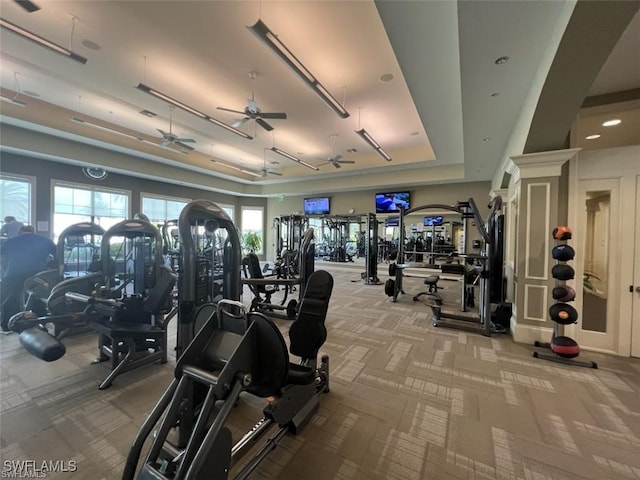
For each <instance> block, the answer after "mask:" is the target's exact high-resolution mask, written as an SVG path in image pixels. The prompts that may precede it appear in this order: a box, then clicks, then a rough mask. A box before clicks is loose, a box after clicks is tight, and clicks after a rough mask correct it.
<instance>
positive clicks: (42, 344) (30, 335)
mask: <svg viewBox="0 0 640 480" xmlns="http://www.w3.org/2000/svg"><path fill="white" fill-rule="evenodd" d="M19 339H20V344H21V345H22V346H23V347H24V349H25V350H26V351H27V352H29V353H30V354H31V355H33V356H35V357H38V358H39V359H40V360H44V361H45V362H55V361H56V360H58V359H60V358H62V357H63V356H64V354H65V353H66V351H67V349H66V347H65V346H64V344H63V343H62V342H60V340H58V339H57V338H55V337H53V336H52V335H50V334H49V332H48V331H46V330H43V329H42V328H40V327H33V328H29V329H27V330H24V331H23V332H22V333H20V336H19Z"/></svg>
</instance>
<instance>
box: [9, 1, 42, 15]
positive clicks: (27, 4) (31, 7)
mask: <svg viewBox="0 0 640 480" xmlns="http://www.w3.org/2000/svg"><path fill="white" fill-rule="evenodd" d="M14 1H15V2H16V3H17V4H18V5H20V6H21V7H22V8H24V9H25V10H26V11H27V12H29V13H33V12H37V11H38V10H40V7H39V6H38V5H36V4H35V3H33V2H31V1H29V0H14Z"/></svg>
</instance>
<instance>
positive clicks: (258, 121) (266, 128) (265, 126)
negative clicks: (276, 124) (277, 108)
mask: <svg viewBox="0 0 640 480" xmlns="http://www.w3.org/2000/svg"><path fill="white" fill-rule="evenodd" d="M256 123H257V124H258V125H260V126H261V127H262V128H264V129H265V130H266V131H267V132H270V131H271V130H273V127H272V126H271V125H269V124H268V123H267V122H265V121H264V120H262V119H261V118H256Z"/></svg>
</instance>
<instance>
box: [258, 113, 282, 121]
mask: <svg viewBox="0 0 640 480" xmlns="http://www.w3.org/2000/svg"><path fill="white" fill-rule="evenodd" d="M258 116H259V117H261V118H272V119H274V120H286V119H287V114H286V113H284V112H271V113H265V112H260V113H259V114H258Z"/></svg>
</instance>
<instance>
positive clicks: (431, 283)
mask: <svg viewBox="0 0 640 480" xmlns="http://www.w3.org/2000/svg"><path fill="white" fill-rule="evenodd" d="M438 280H440V276H439V275H429V276H428V277H427V278H425V279H424V284H425V285H427V286H428V287H429V293H437V292H438Z"/></svg>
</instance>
